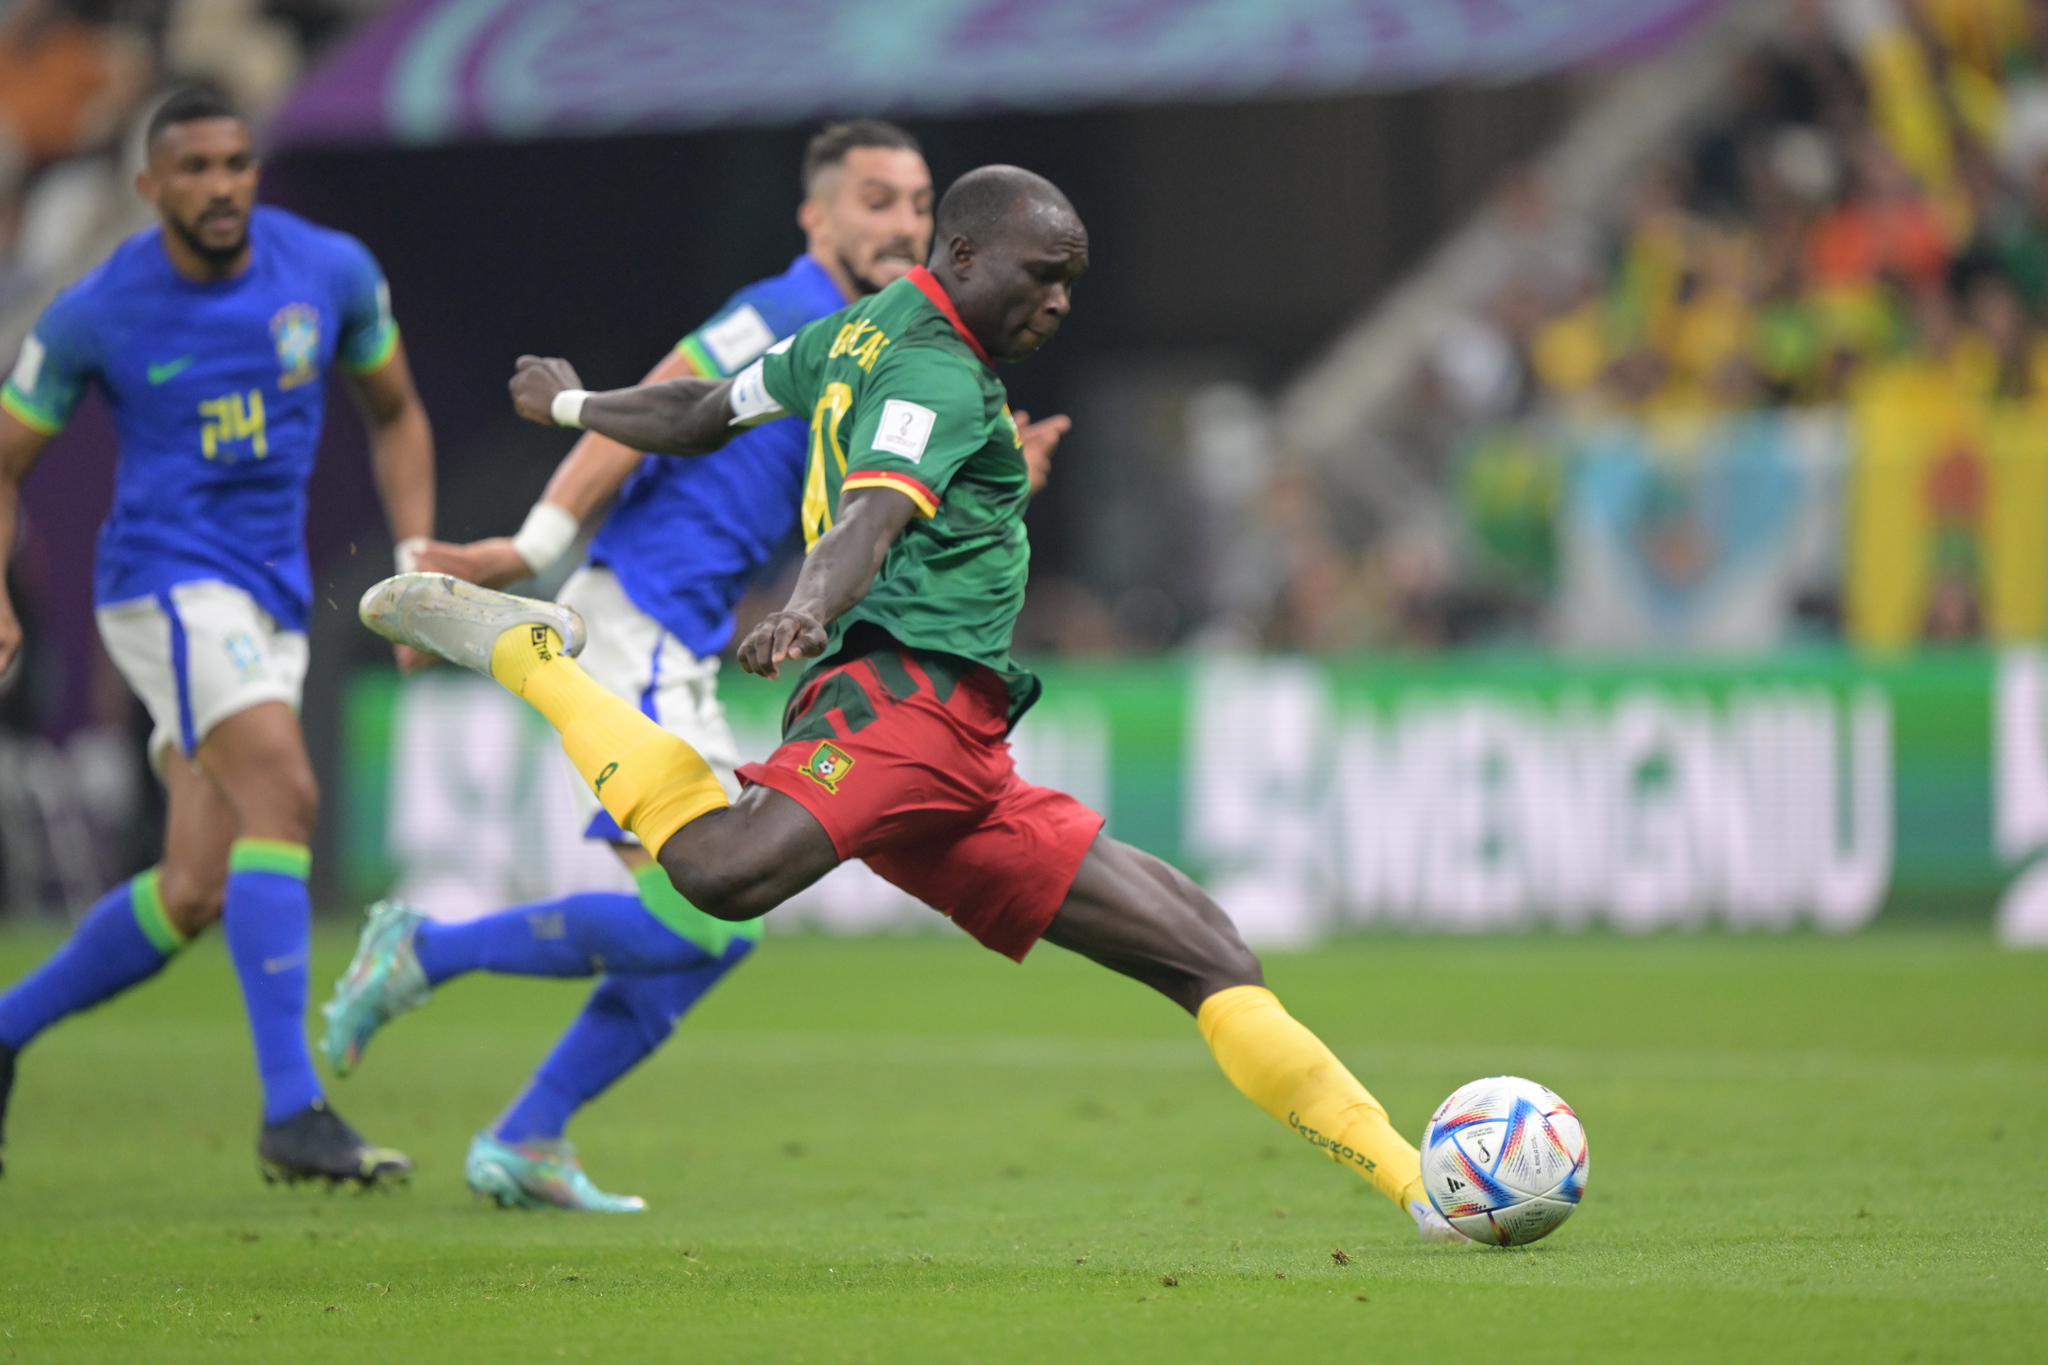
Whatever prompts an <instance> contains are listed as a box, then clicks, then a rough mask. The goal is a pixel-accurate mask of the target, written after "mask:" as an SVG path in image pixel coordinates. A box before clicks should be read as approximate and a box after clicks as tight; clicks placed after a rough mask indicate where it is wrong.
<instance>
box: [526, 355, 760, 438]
mask: <svg viewBox="0 0 2048 1365" xmlns="http://www.w3.org/2000/svg"><path fill="white" fill-rule="evenodd" d="M740 378H741V379H744V378H745V375H744V374H743V375H741V376H740ZM738 382H739V380H737V379H696V378H683V379H670V380H667V381H665V382H663V383H660V384H642V385H640V386H638V387H636V388H630V389H613V390H611V391H609V392H607V393H591V392H590V391H589V390H587V389H585V388H584V387H583V382H582V381H581V380H580V379H578V378H577V377H576V371H575V370H574V369H573V368H571V367H570V365H569V362H568V361H566V360H560V359H543V358H542V357H540V356H532V355H523V356H521V357H519V369H518V371H517V372H516V373H515V374H514V375H513V376H512V406H513V407H514V408H516V409H518V412H519V415H520V416H521V417H524V418H525V419H526V420H527V421H529V422H539V423H541V424H542V425H543V426H569V427H581V428H583V429H584V430H586V431H594V432H597V433H598V434H599V435H602V436H608V437H610V438H611V439H612V440H614V441H617V442H618V443H619V444H621V445H624V446H629V447H631V448H632V449H634V450H647V451H653V452H655V453H656V454H661V455H709V454H710V453H711V452H712V451H714V450H717V449H719V448H720V447H721V446H723V445H724V444H725V443H726V442H727V441H730V440H731V439H732V438H733V437H734V436H736V435H738V434H739V430H738V428H737V427H736V426H735V423H736V422H737V421H739V420H740V418H739V414H738V411H737V408H736V406H735V404H734V402H733V399H732V391H733V387H734V385H735V384H736V383H738ZM773 415H774V416H777V417H780V416H781V415H782V409H781V408H780V407H776V408H775V409H774V412H773Z"/></svg>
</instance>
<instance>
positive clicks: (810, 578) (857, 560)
mask: <svg viewBox="0 0 2048 1365" xmlns="http://www.w3.org/2000/svg"><path fill="white" fill-rule="evenodd" d="M920 512H921V509H920V508H919V507H918V505H917V503H915V502H914V501H912V500H911V498H910V495H909V494H907V493H899V492H897V491H896V490H895V489H893V488H881V487H866V488H856V489H853V490H852V491H850V492H848V493H847V494H846V495H845V496H844V497H842V498H841V499H840V501H839V520H838V521H837V522H835V523H834V524H833V526H832V529H831V530H829V531H827V532H826V533H825V534H824V535H822V536H820V537H818V543H817V544H816V545H814V546H812V547H811V552H810V554H809V555H807V556H806V557H805V559H804V567H803V570H802V571H801V572H800V573H798V574H797V579H796V588H795V590H794V591H792V592H791V593H790V595H789V604H788V605H787V606H785V607H784V608H783V609H782V610H781V611H776V612H770V613H769V614H768V615H767V617H766V618H764V619H763V620H762V622H761V624H759V625H757V626H755V627H754V629H753V630H752V631H750V632H749V633H748V635H747V638H746V639H745V640H744V641H742V642H741V644H740V648H739V661H740V667H741V668H744V669H745V670H746V671H747V672H749V673H758V674H760V675H761V676H762V677H764V678H773V677H778V676H780V673H779V666H780V665H781V664H782V663H783V662H784V661H785V660H788V659H797V658H803V659H811V658H816V657H817V656H818V655H819V654H822V653H824V651H825V639H826V632H827V630H829V629H830V627H831V625H832V623H833V622H834V621H836V620H838V619H839V618H840V617H841V616H844V615H845V614H846V613H847V612H849V611H851V610H852V609H853V607H854V604H855V603H857V602H859V601H860V600H861V598H863V597H866V596H867V595H868V589H870V588H872V587H874V585H875V575H876V574H878V573H880V572H881V570H882V561H883V560H885V559H887V558H888V557H889V547H890V546H891V545H894V544H895V543H896V538H897V537H898V536H900V535H902V534H903V528H904V527H906V526H908V525H910V522H911V519H912V518H913V517H916V516H918V515H920Z"/></svg>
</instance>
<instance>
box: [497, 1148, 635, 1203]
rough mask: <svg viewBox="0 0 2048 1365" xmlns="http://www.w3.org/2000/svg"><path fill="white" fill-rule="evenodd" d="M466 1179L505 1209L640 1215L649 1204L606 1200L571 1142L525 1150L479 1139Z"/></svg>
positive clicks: (621, 1197)
mask: <svg viewBox="0 0 2048 1365" xmlns="http://www.w3.org/2000/svg"><path fill="white" fill-rule="evenodd" d="M462 1178H463V1179H464V1180H466V1181H468V1182H469V1188H470V1189H472V1190H474V1191H475V1192H476V1195H477V1197H478V1198H480V1199H495V1200H496V1201H497V1202H498V1207H499V1208H501V1209H570V1210H573V1211H575V1212H578V1213H639V1212H640V1211H641V1210H642V1209H645V1208H646V1207H647V1201H646V1200H644V1199H642V1198H641V1197H640V1196H639V1195H637V1194H606V1193H605V1192H604V1191H603V1190H601V1189H599V1188H598V1187H597V1186H595V1185H593V1184H591V1183H590V1177H589V1176H587V1175H585V1174H584V1173H583V1163H582V1162H580V1161H578V1160H577V1159H576V1149H575V1148H574V1147H572V1146H570V1145H569V1144H568V1143H567V1142H527V1143H521V1144H520V1145H519V1146H517V1147H515V1146H512V1145H511V1144H510V1143H505V1142H500V1141H498V1140H497V1139H496V1138H494V1137H492V1136H491V1135H490V1134H489V1133H478V1134H477V1135H476V1140H475V1141H473V1142H471V1143H470V1144H469V1160H468V1161H466V1162H464V1163H463V1167H462Z"/></svg>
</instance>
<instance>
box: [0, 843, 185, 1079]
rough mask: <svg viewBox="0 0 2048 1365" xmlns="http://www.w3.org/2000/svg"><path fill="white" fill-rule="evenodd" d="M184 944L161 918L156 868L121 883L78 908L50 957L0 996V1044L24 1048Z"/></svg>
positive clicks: (150, 972) (158, 966)
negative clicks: (78, 914) (83, 908)
mask: <svg viewBox="0 0 2048 1365" xmlns="http://www.w3.org/2000/svg"><path fill="white" fill-rule="evenodd" d="M184 946H185V936H184V935H183V934H180V933H179V932H178V931H177V930H176V929H173V928H172V927H171V922H170V920H169V919H168V918H167V917H166V916H165V915H164V903H163V900H162V898H161V897H159V896H158V895H157V870H156V869H155V868H151V869H150V870H149V871H147V872H145V873H143V874H142V875H141V876H139V877H134V878H131V879H129V880H128V881H125V882H122V883H121V884H120V885H119V886H117V887H115V888H114V889H113V890H112V891H109V892H108V893H107V894H106V895H104V896H102V897H100V898H99V901H98V903H97V904H95V905H94V906H93V908H92V909H90V910H88V911H86V912H85V918H83V919H81V920H79V921H78V927H77V928H76V929H74V930H72V931H71V937H70V938H69V939H68V940H66V942H65V944H64V946H63V947H62V948H59V949H58V950H57V951H56V953H55V955H53V956H52V957H51V958H50V960H49V961H47V962H45V963H44V964H43V965H42V966H40V967H38V968H36V969H35V970H34V971H33V972H31V973H29V974H28V975H27V976H25V977H23V978H22V979H21V980H19V981H17V982H15V983H14V987H13V989H11V990H9V991H8V992H7V993H6V994H5V995H0V1043H5V1044H7V1045H8V1046H9V1047H12V1048H23V1047H26V1046H28V1043H29V1040H30V1039H32V1038H34V1037H35V1036H36V1035H37V1034H39V1033H41V1032H42V1031H43V1030H44V1029H46V1028H48V1027H49V1026H50V1025H52V1024H54V1023H56V1022H57V1021H58V1020H59V1019H62V1018H63V1017H64V1016H65V1015H67V1014H76V1013H78V1011H80V1010H83V1009H90V1008H92V1007H93V1006H94V1005H97V1004H99V1003H100V1002H101V1001H102V1000H111V999H112V998H113V997H115V996H117V995H119V994H120V993H121V992H122V991H125V990H127V989H128V988H129V987H130V986H134V985H139V984H140V983H142V982H144V981H147V980H149V978H151V977H152V976H155V975H156V974H157V973H158V972H160V971H162V970H163V969H164V964H165V963H166V962H169V961H170V960H171V955H172V954H173V953H175V952H177V951H178V949H180V948H182V947H184Z"/></svg>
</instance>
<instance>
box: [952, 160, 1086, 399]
mask: <svg viewBox="0 0 2048 1365" xmlns="http://www.w3.org/2000/svg"><path fill="white" fill-rule="evenodd" d="M931 268H932V272H933V273H934V274H936V275H937V276H939V278H940V279H941V280H942V281H944V283H945V286H946V292H947V293H948V294H950V295H951V296H952V298H953V306H954V307H955V308H957V309H958V310H959V311H960V320H961V321H962V322H964V323H966V324H967V327H968V330H969V331H971V332H973V333H974V335H975V339H976V340H978V341H980V342H981V344H982V347H983V349H985V350H986V351H987V352H988V353H989V354H990V355H991V356H994V357H995V358H996V359H998V360H1022V359H1023V358H1024V357H1025V356H1028V355H1030V354H1031V353H1032V352H1033V351H1035V350H1037V349H1038V348H1039V347H1040V346H1043V345H1044V344H1045V343H1046V342H1048V341H1050V340H1051V339H1052V334H1053V333H1054V332H1056V331H1058V330H1059V326H1060V322H1061V320H1062V319H1063V318H1065V317H1066V315H1067V310H1068V309H1069V308H1070V307H1071V306H1072V303H1073V289H1074V281H1076V280H1078V279H1080V278H1081V274H1082V272H1083V271H1085V270H1087V269H1088V229H1087V228H1085V227H1083V226H1082V225H1081V215H1079V214H1078V213H1076V212H1074V206H1073V205H1072V204H1070V203H1068V202H1067V196H1066V195H1064V194H1061V193H1060V190H1059V186H1057V185H1055V184H1053V183H1052V181H1050V180H1047V179H1046V178H1045V177H1044V176H1042V175H1034V174H1032V173H1031V172H1030V171H1027V170H1023V169H1022V168H1020V167H1017V166H983V167H981V168H980V169H978V170H972V171H969V172H968V173H967V174H965V175H963V176H961V177H960V178H959V179H958V180H955V181H954V182H953V185H952V188H951V189H949V190H947V191H946V197H945V198H944V199H941V200H940V201H939V213H938V233H937V240H935V241H934V242H933V243H932V257H931Z"/></svg>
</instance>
